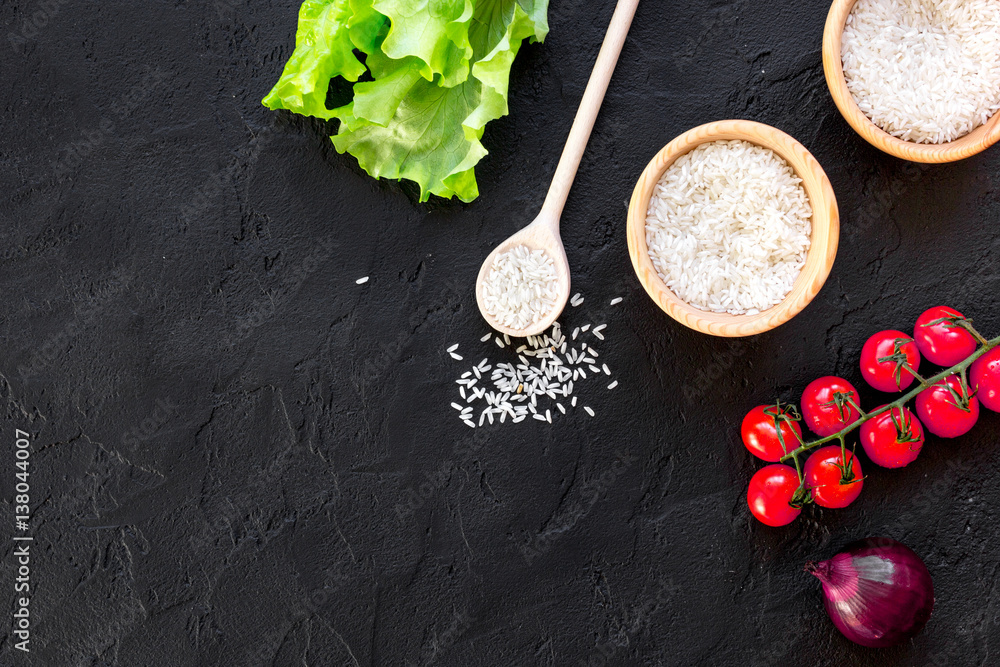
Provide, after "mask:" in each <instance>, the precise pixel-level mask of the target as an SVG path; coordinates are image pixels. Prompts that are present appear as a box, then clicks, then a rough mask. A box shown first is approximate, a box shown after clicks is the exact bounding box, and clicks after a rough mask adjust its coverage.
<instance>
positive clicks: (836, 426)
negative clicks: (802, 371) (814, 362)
mask: <svg viewBox="0 0 1000 667" xmlns="http://www.w3.org/2000/svg"><path fill="white" fill-rule="evenodd" d="M848 397H850V400H852V401H854V404H855V405H861V400H860V399H859V398H858V390H857V389H855V388H854V385H852V384H851V383H850V382H848V381H847V380H843V379H841V378H838V377H833V376H827V377H821V378H820V379H818V380H813V381H812V382H811V383H809V386H808V387H806V390H805V391H804V392H802V417H803V419H804V420H805V424H806V426H807V427H809V430H810V431H812V432H813V433H815V434H816V435H818V436H821V437H826V436H828V435H833V434H834V433H836V432H837V431H840V430H841V429H843V428H844V427H846V426H849V425H851V424H853V423H854V422H856V421H858V419H860V418H861V413H859V412H858V411H857V409H856V408H854V406H852V405H851V404H850V403H848V402H847V398H848Z"/></svg>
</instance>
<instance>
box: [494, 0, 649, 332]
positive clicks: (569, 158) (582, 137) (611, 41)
mask: <svg viewBox="0 0 1000 667" xmlns="http://www.w3.org/2000/svg"><path fill="white" fill-rule="evenodd" d="M638 5H639V0H619V2H618V7H617V8H616V9H615V14H614V16H613V17H612V18H611V25H610V26H609V27H608V33H607V35H606V36H605V38H604V45H603V46H602V47H601V53H600V54H599V55H598V56H597V63H596V64H595V65H594V71H593V73H591V75H590V82H589V83H588V84H587V90H586V92H584V94H583V100H582V101H581V102H580V108H579V110H578V111H577V112H576V120H574V121H573V129H571V130H570V133H569V138H568V139H567V140H566V147H565V148H563V153H562V157H561V158H560V159H559V166H558V167H557V168H556V174H555V176H554V177H553V178H552V185H551V186H550V187H549V193H548V195H547V196H546V197H545V203H544V204H543V205H542V210H541V212H540V213H539V214H538V217H537V218H535V220H534V222H532V223H531V224H530V225H528V226H527V227H525V228H524V229H522V230H521V231H519V232H517V233H516V234H514V235H513V236H511V237H510V238H508V239H507V240H506V241H504V242H503V243H501V244H500V245H499V246H497V247H496V249H494V250H493V252H491V253H490V256H489V257H487V258H486V261H485V262H483V266H482V268H481V269H480V270H479V278H478V279H477V280H476V302H477V303H478V304H479V312H481V313H482V314H483V317H484V318H486V321H487V322H488V323H489V324H490V326H491V327H493V328H494V329H496V330H497V331H499V332H501V333H505V334H509V335H511V336H516V337H524V336H535V335H538V334H540V333H542V332H543V331H545V330H546V329H548V328H549V327H550V326H552V323H553V322H555V321H556V319H557V318H558V317H559V316H560V315H561V314H562V311H563V309H564V308H565V307H566V302H567V301H568V300H569V290H570V275H569V261H568V260H567V259H566V249H565V248H564V247H563V243H562V238H561V237H560V236H559V219H560V217H561V216H562V212H563V208H564V207H565V206H566V198H567V197H569V191H570V188H572V187H573V180H574V179H575V178H576V172H577V170H578V169H579V168H580V160H582V159H583V152H584V150H586V148H587V142H588V141H589V140H590V133H591V132H592V131H593V129H594V123H595V122H596V121H597V114H598V112H600V110H601V104H602V103H603V102H604V94H605V93H606V92H607V90H608V83H609V82H610V81H611V75H612V74H613V73H614V71H615V65H617V64H618V56H620V55H621V52H622V46H624V44H625V36H626V35H627V34H628V30H629V27H630V26H631V25H632V18H633V17H634V16H635V10H636V7H637V6H638ZM520 245H523V246H527V248H528V249H530V250H544V251H545V252H546V253H547V254H548V256H549V257H551V258H552V261H553V262H554V263H555V268H556V279H557V280H558V282H559V288H558V290H557V294H558V296H557V299H556V303H555V306H553V308H552V310H551V312H549V313H548V315H546V316H545V317H543V318H542V319H541V320H539V321H537V322H535V323H534V324H532V325H531V326H528V327H527V328H525V329H511V328H509V327H505V326H503V325H502V324H500V323H499V322H498V321H497V320H496V319H495V318H494V317H493V316H491V315H490V314H489V313H487V312H486V307H485V304H484V301H483V288H484V285H485V283H486V277H487V276H488V275H489V272H490V270H491V269H492V267H493V261H494V260H495V259H496V257H497V255H499V254H501V253H504V252H507V251H508V250H510V249H512V248H514V247H516V246H520Z"/></svg>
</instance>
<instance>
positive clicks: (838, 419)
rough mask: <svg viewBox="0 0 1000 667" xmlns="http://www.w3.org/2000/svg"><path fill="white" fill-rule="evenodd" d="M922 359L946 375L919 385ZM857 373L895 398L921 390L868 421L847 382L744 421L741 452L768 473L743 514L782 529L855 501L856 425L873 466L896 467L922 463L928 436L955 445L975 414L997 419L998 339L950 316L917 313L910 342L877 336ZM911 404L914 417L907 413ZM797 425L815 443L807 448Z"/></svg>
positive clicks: (762, 408) (940, 310) (831, 380)
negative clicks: (814, 511)
mask: <svg viewBox="0 0 1000 667" xmlns="http://www.w3.org/2000/svg"><path fill="white" fill-rule="evenodd" d="M923 360H926V361H928V362H930V363H931V364H934V365H936V366H941V367H943V368H944V369H945V370H943V371H941V372H939V373H938V374H937V375H935V376H933V377H932V378H931V379H929V380H925V379H924V378H923V377H922V376H921V375H920V365H921V362H922V361H923ZM860 365H861V376H862V377H863V378H864V380H865V382H867V383H868V384H869V385H870V386H871V387H872V388H873V389H875V390H877V391H881V392H886V393H899V392H903V391H906V390H907V389H908V388H910V387H911V386H912V385H913V384H914V383H918V384H917V386H916V387H915V388H914V389H912V390H911V391H910V392H909V393H908V394H906V395H905V396H903V397H902V398H900V399H898V400H897V401H895V402H893V403H887V404H886V405H882V406H880V407H878V408H876V409H875V410H872V411H871V412H869V413H866V412H864V410H863V409H862V407H861V399H860V397H859V395H858V391H857V389H855V388H854V386H853V385H852V384H851V383H850V382H848V381H847V380H844V379H843V378H838V377H832V376H828V377H822V378H819V379H818V380H815V381H813V382H811V383H810V384H809V385H808V386H807V387H806V389H805V391H804V392H803V393H802V402H801V405H802V413H801V415H800V414H799V411H798V410H797V409H796V407H795V406H794V405H787V404H784V405H783V404H781V403H780V402H779V403H777V404H775V405H759V406H757V407H755V408H754V409H753V410H751V411H750V412H749V413H748V414H747V416H746V417H745V418H744V419H743V425H742V428H741V435H742V438H743V444H744V445H746V448H747V449H748V450H749V451H750V452H751V453H752V454H753V455H754V456H756V457H757V458H759V459H762V460H764V461H766V462H768V463H770V464H771V465H768V466H765V467H764V468H761V469H760V470H758V471H757V473H756V474H755V475H754V476H753V479H751V480H750V488H749V490H748V492H747V504H748V505H749V506H750V512H751V513H752V514H753V515H754V516H755V517H756V518H757V519H759V520H760V521H761V522H763V523H765V524H767V525H769V526H784V525H787V524H789V523H791V522H792V521H794V520H795V519H796V518H797V517H798V516H799V514H801V513H802V508H803V506H804V505H806V504H807V503H810V502H814V503H816V504H817V505H819V506H820V507H828V508H842V507H847V506H848V505H850V504H851V503H852V502H854V501H855V500H856V499H857V497H858V496H859V495H860V494H861V489H862V487H863V486H864V475H863V474H862V471H861V463H860V461H859V460H858V457H857V456H856V454H855V452H854V448H853V447H851V448H849V447H848V446H847V439H846V436H847V435H849V434H850V432H851V431H854V430H856V429H858V427H859V426H860V440H861V446H862V448H863V449H864V450H865V453H866V454H867V455H868V458H869V459H871V461H872V462H873V463H875V464H876V465H879V466H882V467H884V468H902V467H904V466H907V465H909V464H910V463H913V461H915V460H916V458H917V456H918V455H919V454H920V450H921V449H922V448H923V446H924V442H925V439H926V436H925V430H926V431H927V432H930V433H931V434H933V435H936V436H938V437H941V438H957V437H959V436H962V435H965V434H966V433H968V432H969V431H970V430H972V427H973V426H975V425H976V422H977V421H978V419H979V412H980V405H982V406H984V407H986V408H987V409H989V410H993V411H995V412H1000V339H995V340H992V341H987V340H986V339H985V338H983V337H982V336H981V335H980V334H979V333H978V332H976V331H975V329H973V328H972V323H971V321H970V320H968V319H966V318H965V317H964V316H963V315H962V314H961V313H959V312H958V311H957V310H955V309H954V308H949V307H947V306H938V307H936V308H931V309H930V310H928V311H926V312H925V313H923V314H922V315H921V316H920V317H919V318H918V319H917V323H916V326H915V327H914V330H913V336H912V337H911V336H908V335H907V334H905V333H903V332H902V331H896V330H888V331H880V332H879V333H877V334H875V335H874V336H872V337H871V338H869V339H868V342H866V343H865V345H864V347H863V348H862V350H861V360H860ZM914 398H915V399H916V408H915V409H916V414H914V413H913V412H912V411H910V410H909V409H907V408H906V407H905V404H906V403H907V402H909V401H910V400H912V399H914ZM800 421H801V422H803V424H804V425H805V426H806V427H807V428H808V429H809V430H810V431H811V432H812V433H814V434H815V435H817V436H819V438H818V439H817V440H813V441H809V442H807V441H805V440H804V439H803V435H802V433H803V431H802V427H801V426H800V425H799V422H800ZM859 422H860V423H859ZM807 455H808V458H805V457H806V456H807ZM800 457H801V458H802V459H804V465H803V464H802V460H800ZM785 462H787V463H785ZM789 463H790V464H793V465H789Z"/></svg>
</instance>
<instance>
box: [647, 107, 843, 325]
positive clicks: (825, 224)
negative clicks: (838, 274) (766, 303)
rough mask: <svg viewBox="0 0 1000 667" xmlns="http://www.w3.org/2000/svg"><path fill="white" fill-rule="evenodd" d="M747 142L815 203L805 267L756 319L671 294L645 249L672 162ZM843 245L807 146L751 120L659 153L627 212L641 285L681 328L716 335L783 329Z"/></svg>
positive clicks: (691, 135) (679, 141)
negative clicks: (649, 219)
mask: <svg viewBox="0 0 1000 667" xmlns="http://www.w3.org/2000/svg"><path fill="white" fill-rule="evenodd" d="M731 139H743V140H744V141H748V142H750V143H753V144H757V145H758V146H763V147H765V148H770V149H771V150H773V151H774V152H775V153H777V154H778V155H780V156H781V157H782V158H784V159H785V161H786V162H788V164H789V166H790V167H791V168H792V169H793V170H794V171H795V173H796V174H798V176H799V177H800V178H801V179H802V185H803V187H804V188H805V191H806V195H808V197H809V203H810V204H811V205H812V210H813V216H812V242H811V244H810V246H809V254H808V255H807V257H806V263H805V266H804V267H803V268H802V273H800V274H799V277H798V279H796V281H795V284H794V285H793V286H792V291H791V292H789V293H788V296H786V297H785V299H784V301H782V302H781V303H779V304H778V305H776V306H774V307H772V308H770V309H768V310H765V311H763V312H761V313H758V314H756V315H730V314H728V313H713V312H709V311H705V310H700V309H698V308H695V307H694V306H692V305H690V304H689V303H687V302H686V301H682V300H681V299H680V298H679V297H677V295H675V294H674V293H673V292H671V291H670V289H668V288H667V286H666V285H665V284H664V282H663V280H662V279H661V278H660V276H659V274H658V273H657V272H656V268H655V267H654V266H653V260H651V259H650V258H649V249H648V248H647V246H646V214H647V211H648V210H649V201H650V199H651V197H652V195H653V189H654V188H655V187H656V184H657V182H659V180H660V177H661V176H663V172H664V171H666V170H667V167H669V166H670V165H672V164H673V163H674V161H676V160H677V158H679V157H680V156H682V155H684V154H685V153H687V152H688V151H690V150H692V149H694V148H695V147H696V146H699V145H701V144H703V143H707V142H712V141H720V140H731ZM839 242H840V213H839V210H838V208H837V198H836V196H835V195H834V194H833V186H832V185H830V179H828V178H827V177H826V174H825V173H824V172H823V168H822V167H820V166H819V162H817V161H816V158H814V157H813V156H812V154H811V153H809V151H807V150H806V148H805V146H803V145H802V144H800V143H799V142H797V141H796V140H795V139H793V138H791V137H790V136H788V135H787V134H785V133H784V132H782V131H781V130H778V129H775V128H773V127H770V126H768V125H762V124H761V123H755V122H753V121H749V120H723V121H718V122H715V123H708V124H707V125H702V126H700V127H696V128H694V129H692V130H688V131H687V132H685V133H684V134H682V135H681V136H679V137H677V138H676V139H674V140H673V141H671V142H670V143H669V144H667V146H666V147H665V148H664V149H663V150H661V151H660V152H659V153H658V154H657V155H656V157H654V158H653V160H652V162H650V163H649V165H648V166H647V167H646V170H645V171H644V172H643V173H642V177H641V178H640V179H639V182H638V183H637V184H636V186H635V191H634V192H633V193H632V202H631V203H630V204H629V210H628V251H629V255H631V257H632V267H633V268H634V269H635V273H636V275H637V276H639V282H640V283H642V286H643V287H644V288H645V289H646V292H647V293H649V296H651V297H652V298H653V301H655V302H656V304H657V305H658V306H659V307H660V308H662V309H663V310H664V312H666V313H667V315H670V317H672V318H674V319H675V320H677V321H678V322H680V323H681V324H683V325H685V326H687V327H690V328H692V329H694V330H696V331H700V332H702V333H706V334H711V335H713V336H726V337H739V336H752V335H755V334H759V333H763V332H765V331H769V330H771V329H774V328H775V327H777V326H780V325H782V324H784V323H785V322H787V321H788V320H790V319H792V318H793V317H795V316H796V315H798V314H799V313H800V312H801V311H802V309H803V308H805V307H806V306H807V305H808V304H809V302H810V301H812V300H813V297H815V296H816V294H817V293H819V290H820V289H821V288H822V287H823V283H825V282H826V278H827V276H829V275H830V269H831V268H832V267H833V261H834V259H836V257H837V246H838V244H839Z"/></svg>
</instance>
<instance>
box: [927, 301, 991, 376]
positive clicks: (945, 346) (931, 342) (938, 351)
mask: <svg viewBox="0 0 1000 667" xmlns="http://www.w3.org/2000/svg"><path fill="white" fill-rule="evenodd" d="M942 317H963V315H962V313H960V312H958V311H957V310H955V309H954V308H949V307H948V306H935V307H934V308H931V309H929V310H926V311H924V314H923V315H921V316H920V317H918V318H917V326H915V327H914V328H913V339H914V340H915V341H916V342H917V347H918V348H919V349H920V353H921V354H922V355H924V358H925V359H927V361H929V362H931V363H932V364H937V365H938V366H954V365H955V364H957V363H960V362H962V361H965V360H966V359H968V358H969V357H970V356H971V355H972V353H973V352H975V351H976V347H978V346H977V344H976V339H975V338H973V337H972V334H970V333H969V332H968V331H966V330H965V329H963V328H962V327H960V326H958V325H955V324H952V323H950V322H940V323H938V324H928V323H929V322H933V321H934V320H939V319H941V318H942Z"/></svg>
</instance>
